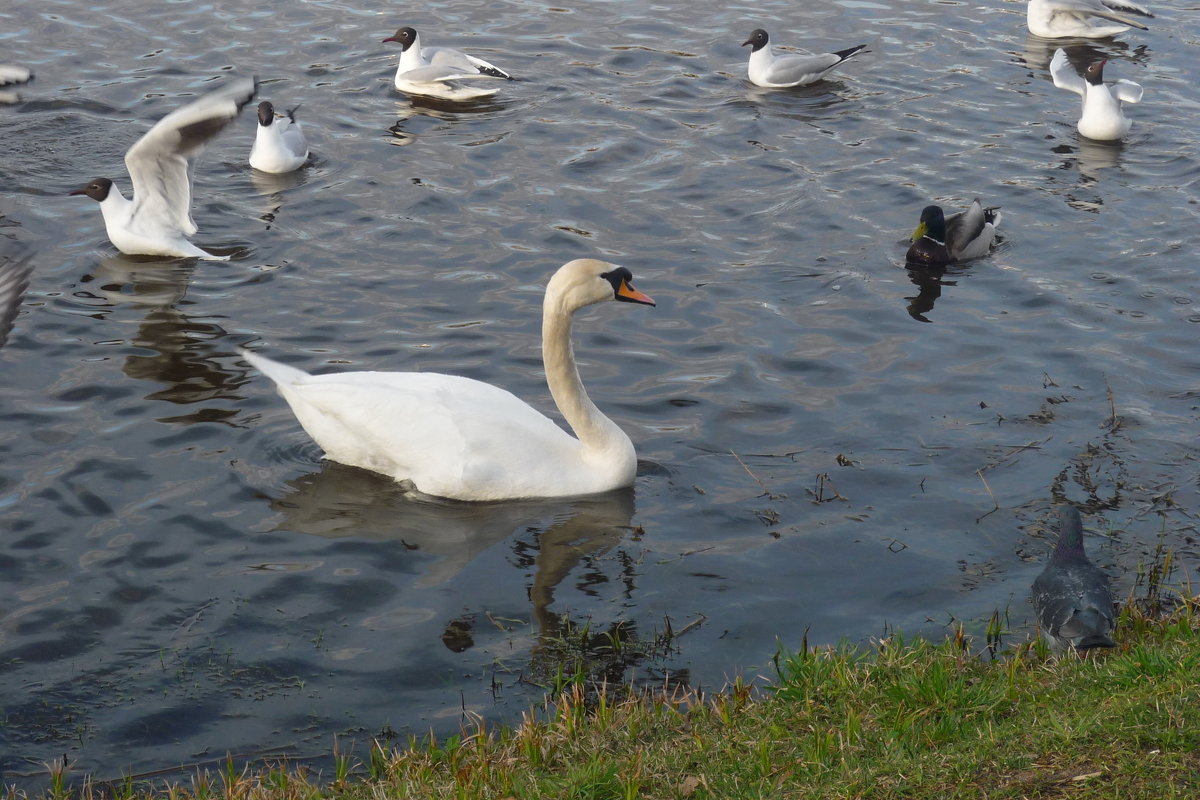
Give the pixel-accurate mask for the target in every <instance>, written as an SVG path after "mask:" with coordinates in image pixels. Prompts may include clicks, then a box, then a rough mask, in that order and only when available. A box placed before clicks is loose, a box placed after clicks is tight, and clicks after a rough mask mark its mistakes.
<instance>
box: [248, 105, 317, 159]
mask: <svg viewBox="0 0 1200 800" xmlns="http://www.w3.org/2000/svg"><path fill="white" fill-rule="evenodd" d="M264 106H265V108H264ZM258 109H259V113H258V131H257V132H256V133H255V134H254V146H253V147H252V148H250V166H252V167H254V168H255V169H257V170H261V171H263V172H272V173H276V174H279V173H283V172H292V171H294V170H297V169H300V167H302V166H304V162H306V161H308V142H307V141H306V140H305V138H304V131H303V130H301V128H300V123H299V122H297V121H296V116H295V114H296V109H294V108H293V109H292V110H291V111H289V112H288V113H287V116H286V117H279V118H277V117H276V116H275V109H274V107H273V106H271V104H270V103H267V102H262V103H259V104H258Z"/></svg>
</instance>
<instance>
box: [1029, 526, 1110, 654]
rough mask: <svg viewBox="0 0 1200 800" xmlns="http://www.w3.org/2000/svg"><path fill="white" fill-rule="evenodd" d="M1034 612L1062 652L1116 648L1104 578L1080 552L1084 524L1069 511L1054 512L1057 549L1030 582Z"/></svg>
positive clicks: (1105, 577)
mask: <svg viewBox="0 0 1200 800" xmlns="http://www.w3.org/2000/svg"><path fill="white" fill-rule="evenodd" d="M1033 608H1034V610H1035V611H1036V612H1037V618H1038V622H1039V623H1040V624H1041V626H1042V630H1043V631H1044V632H1046V633H1047V634H1049V635H1050V636H1051V637H1052V638H1053V639H1054V641H1055V642H1057V643H1058V644H1059V645H1061V646H1062V647H1067V646H1068V645H1069V646H1071V647H1074V648H1075V649H1076V650H1088V649H1090V648H1093V647H1116V642H1114V641H1113V640H1112V639H1111V638H1109V634H1110V633H1112V629H1113V625H1114V624H1115V620H1114V618H1113V597H1112V592H1111V591H1109V588H1108V576H1107V575H1105V574H1104V573H1103V572H1102V571H1101V570H1100V568H1099V567H1097V566H1096V565H1095V564H1093V563H1092V562H1090V561H1088V558H1087V555H1086V554H1085V553H1084V552H1083V522H1082V521H1081V520H1080V519H1079V511H1078V510H1077V509H1076V508H1075V507H1074V506H1069V505H1064V506H1062V507H1061V508H1059V511H1058V544H1057V545H1056V546H1055V548H1054V552H1053V553H1051V554H1050V561H1049V562H1048V563H1047V564H1046V568H1045V569H1044V570H1042V574H1041V575H1038V576H1037V580H1035V581H1034V582H1033Z"/></svg>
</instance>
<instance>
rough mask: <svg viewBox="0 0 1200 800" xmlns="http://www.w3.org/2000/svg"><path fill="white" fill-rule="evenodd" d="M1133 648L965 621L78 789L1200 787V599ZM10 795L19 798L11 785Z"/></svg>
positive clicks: (1138, 631) (288, 796)
mask: <svg viewBox="0 0 1200 800" xmlns="http://www.w3.org/2000/svg"><path fill="white" fill-rule="evenodd" d="M1118 631H1119V633H1120V637H1119V643H1120V646H1119V647H1118V648H1117V649H1116V650H1113V651H1109V652H1101V653H1093V654H1091V655H1089V656H1088V657H1086V658H1080V657H1078V656H1076V655H1075V654H1068V655H1066V656H1064V657H1061V658H1054V657H1051V656H1050V655H1049V654H1048V653H1047V652H1046V651H1045V649H1044V648H1043V647H1042V646H1041V645H1039V644H1037V643H1025V644H1021V645H1017V646H1014V647H1012V648H1010V651H1009V652H1008V653H1006V654H1005V655H1004V656H1003V657H1002V658H1001V659H999V660H997V661H991V660H990V659H984V658H980V657H979V653H978V652H976V651H975V649H974V648H973V647H972V644H971V642H970V641H968V640H966V639H964V638H962V637H958V638H955V639H950V640H947V641H946V642H944V643H942V644H940V645H934V644H929V643H926V642H922V641H914V642H911V643H905V642H903V641H901V640H900V639H899V638H898V637H894V638H892V639H890V640H888V641H885V642H882V643H879V644H877V645H876V646H874V647H872V648H841V649H834V650H806V651H802V652H798V653H790V654H788V653H781V654H780V656H779V657H778V659H777V667H778V671H779V677H778V680H777V681H776V682H775V684H774V685H772V686H769V687H762V688H757V689H756V688H752V687H750V686H747V685H744V684H737V685H734V686H732V687H729V688H728V689H727V690H726V691H724V692H722V693H720V694H718V695H715V696H711V697H702V696H696V695H694V694H686V695H685V694H682V693H677V694H676V695H674V696H663V695H662V694H661V693H659V694H657V695H656V694H654V693H647V694H643V695H641V696H638V697H634V698H628V699H625V700H622V701H620V702H610V701H609V700H607V699H606V697H607V695H606V694H605V693H600V694H599V696H598V697H596V696H595V695H591V696H589V698H588V699H587V701H586V702H585V692H584V689H583V687H581V686H577V687H573V688H572V689H571V690H569V691H568V692H566V693H564V694H563V695H562V696H560V697H559V698H558V699H557V700H556V702H554V703H553V704H551V705H550V706H549V707H548V709H547V711H546V713H544V714H540V715H536V717H537V718H536V719H535V718H534V716H531V717H529V718H528V719H526V721H525V722H524V724H522V725H521V726H519V727H518V728H516V729H498V730H492V729H490V728H488V727H486V726H485V725H484V724H482V723H481V724H480V725H479V726H478V728H477V729H476V730H474V731H472V732H470V733H469V734H465V735H463V736H461V737H455V738H451V739H449V740H445V741H441V742H429V741H425V742H418V741H414V742H412V743H410V746H409V747H407V748H402V749H399V750H394V751H393V750H387V749H384V748H381V747H377V748H376V749H375V751H374V752H373V753H372V755H371V757H370V759H369V760H368V763H362V764H359V763H350V761H349V760H348V759H345V758H342V759H339V760H338V766H337V768H336V774H332V775H330V774H317V773H315V772H312V771H305V770H303V769H295V768H288V767H286V766H282V767H276V768H269V769H263V770H259V771H254V772H252V771H250V770H246V771H242V772H238V771H237V770H236V769H234V768H233V766H232V764H231V765H230V768H229V769H227V770H226V771H225V772H224V773H221V774H214V773H205V774H197V775H195V776H194V777H192V778H191V779H190V780H187V781H184V782H183V783H180V784H176V785H174V786H169V787H164V786H151V785H149V784H141V783H138V782H136V781H129V782H126V783H125V784H124V785H118V786H113V787H99V786H91V787H87V786H85V787H83V788H82V789H78V790H72V789H67V788H62V787H60V788H59V789H58V790H57V791H55V792H53V795H56V796H57V797H58V798H59V800H65V798H67V797H82V798H87V797H89V796H91V797H100V796H111V795H115V796H116V797H118V798H122V800H144V799H145V798H150V797H169V798H179V800H192V799H193V798H194V799H195V800H208V799H209V798H212V799H213V800H216V799H217V798H224V800H250V799H251V798H255V799H258V798H264V799H265V798H278V799H279V800H307V799H308V798H317V797H332V798H335V800H359V799H360V798H361V799H366V798H371V800H375V799H376V798H378V799H382V798H389V800H399V798H488V799H489V800H493V799H495V798H510V797H511V798H581V799H582V798H681V797H682V798H757V797H762V798H810V797H811V798H826V797H847V798H851V797H870V798H901V797H903V798H939V800H940V799H944V798H959V797H962V798H967V797H970V798H979V797H986V798H1025V797H1087V798H1114V800H1115V799H1116V798H1120V799H1121V800H1128V799H1129V798H1156V799H1157V798H1176V797H1177V798H1196V797H1200V598H1197V599H1193V600H1190V601H1186V602H1184V603H1183V604H1182V605H1181V607H1180V608H1179V609H1178V610H1176V611H1175V612H1174V613H1173V614H1171V615H1169V616H1167V617H1162V618H1147V617H1143V616H1139V615H1137V614H1136V613H1133V614H1131V613H1130V612H1129V611H1126V612H1125V613H1124V614H1123V617H1122V620H1121V622H1120V624H1119V626H1118ZM8 795H9V798H10V800H12V798H14V797H15V794H14V793H13V792H11V791H9V792H8Z"/></svg>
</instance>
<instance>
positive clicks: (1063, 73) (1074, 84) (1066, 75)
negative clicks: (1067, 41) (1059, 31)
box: [1050, 47, 1087, 97]
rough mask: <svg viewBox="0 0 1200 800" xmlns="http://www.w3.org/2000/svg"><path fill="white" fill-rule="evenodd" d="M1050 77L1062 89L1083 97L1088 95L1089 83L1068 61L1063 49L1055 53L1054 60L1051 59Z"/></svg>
mask: <svg viewBox="0 0 1200 800" xmlns="http://www.w3.org/2000/svg"><path fill="white" fill-rule="evenodd" d="M1050 77H1051V78H1052V79H1053V80H1054V85H1055V86H1057V87H1058V88H1060V89H1066V90H1067V91H1070V92H1074V93H1075V94H1077V95H1079V96H1081V97H1082V96H1083V95H1085V94H1087V81H1085V80H1084V79H1083V78H1082V77H1081V76H1080V75H1079V73H1078V72H1076V71H1075V67H1073V66H1071V62H1070V61H1069V60H1067V52H1066V51H1065V50H1063V49H1062V48H1061V47H1060V48H1059V49H1057V50H1055V51H1054V58H1052V59H1050Z"/></svg>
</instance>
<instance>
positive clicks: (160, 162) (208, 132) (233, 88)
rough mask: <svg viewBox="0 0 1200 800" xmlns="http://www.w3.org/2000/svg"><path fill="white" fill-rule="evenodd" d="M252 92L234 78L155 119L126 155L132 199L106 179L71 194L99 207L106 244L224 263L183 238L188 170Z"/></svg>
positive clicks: (188, 221)
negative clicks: (82, 197) (131, 186)
mask: <svg viewBox="0 0 1200 800" xmlns="http://www.w3.org/2000/svg"><path fill="white" fill-rule="evenodd" d="M257 91H258V84H257V82H256V81H255V80H254V79H253V78H239V79H236V80H234V81H232V82H231V83H229V84H228V85H227V86H224V87H222V88H220V89H217V90H216V91H213V92H209V93H208V94H206V95H204V96H203V97H200V98H199V99H197V100H193V101H192V102H190V103H188V104H187V105H186V106H184V107H183V108H178V109H176V110H175V111H172V112H171V113H170V114H167V115H166V116H165V117H163V118H162V119H160V120H159V121H158V122H157V123H156V124H155V125H154V127H152V128H151V129H150V130H148V131H147V132H146V133H145V135H143V136H142V138H141V139H138V140H137V142H136V143H135V144H134V145H133V147H131V148H129V152H127V153H126V154H125V166H126V167H127V168H128V169H129V180H130V182H131V183H132V184H133V199H132V200H128V199H126V197H125V196H124V195H123V194H121V190H120V189H118V188H117V186H116V184H114V183H113V182H112V180H111V179H109V178H93V179H92V180H91V181H90V182H89V183H88V184H87V185H86V186H84V187H83V188H81V189H76V190H75V191H73V192H71V194H73V195H86V196H88V197H90V198H92V199H93V200H95V201H96V202H97V203H99V204H100V212H101V213H102V214H103V215H104V227H105V229H106V230H107V231H108V238H109V241H111V242H112V243H113V244H114V245H116V247H117V249H118V250H120V251H121V252H122V253H126V254H128V255H149V256H175V257H182V258H204V259H208V260H211V261H225V260H227V259H228V258H229V256H217V255H213V254H212V253H209V252H207V251H205V250H201V249H200V248H199V247H196V245H194V244H192V243H191V242H189V241H188V239H187V237H188V236H190V235H191V234H194V233H195V232H196V223H195V222H194V221H193V220H192V210H191V206H192V168H193V164H194V160H195V158H196V156H197V155H198V154H199V153H200V151H202V150H203V149H204V146H205V145H206V144H207V143H208V142H209V141H210V140H211V139H212V138H213V137H214V136H216V135H217V134H218V133H220V132H221V129H222V128H224V127H225V126H226V125H228V124H229V123H230V122H231V121H232V120H233V119H234V118H235V117H236V116H237V114H238V111H240V110H241V108H242V106H244V105H246V104H247V103H249V102H250V101H251V100H252V99H253V98H254V95H255V93H256V92H257Z"/></svg>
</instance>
